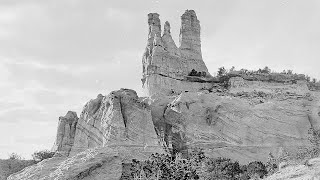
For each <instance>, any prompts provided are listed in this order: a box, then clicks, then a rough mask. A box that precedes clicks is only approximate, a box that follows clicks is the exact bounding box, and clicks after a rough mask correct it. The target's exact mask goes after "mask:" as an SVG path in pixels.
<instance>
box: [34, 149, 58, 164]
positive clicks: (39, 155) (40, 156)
mask: <svg viewBox="0 0 320 180" xmlns="http://www.w3.org/2000/svg"><path fill="white" fill-rule="evenodd" d="M54 153H55V152H52V151H49V150H42V151H36V152H34V153H33V154H32V158H33V160H34V161H36V162H40V161H43V160H45V159H48V158H52V157H53V155H54Z"/></svg>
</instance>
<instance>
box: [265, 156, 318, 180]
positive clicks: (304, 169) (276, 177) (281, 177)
mask: <svg viewBox="0 0 320 180" xmlns="http://www.w3.org/2000/svg"><path fill="white" fill-rule="evenodd" d="M265 179H266V180H287V179H292V180H293V179H296V180H300V179H301V180H315V179H320V158H314V159H310V160H308V161H306V162H305V163H304V164H300V165H289V166H287V167H285V168H282V169H280V170H279V171H278V172H276V173H275V174H273V175H271V176H269V177H267V178H265Z"/></svg>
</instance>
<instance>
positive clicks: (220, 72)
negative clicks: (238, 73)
mask: <svg viewBox="0 0 320 180" xmlns="http://www.w3.org/2000/svg"><path fill="white" fill-rule="evenodd" d="M226 74H227V70H226V69H225V68H224V67H220V68H219V69H218V76H224V75H226Z"/></svg>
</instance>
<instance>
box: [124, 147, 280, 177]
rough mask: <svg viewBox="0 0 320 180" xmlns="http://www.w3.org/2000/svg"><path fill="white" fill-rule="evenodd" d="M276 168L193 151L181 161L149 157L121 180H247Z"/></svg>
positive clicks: (267, 173)
mask: <svg viewBox="0 0 320 180" xmlns="http://www.w3.org/2000/svg"><path fill="white" fill-rule="evenodd" d="M276 168H277V166H276V164H272V162H268V163H267V164H263V163H262V162H260V161H254V162H250V163H249V164H247V165H240V164H239V163H238V162H237V161H232V160H231V159H228V158H221V157H220V158H210V157H206V156H205V154H204V152H203V151H202V150H201V149H195V150H193V151H192V152H191V153H189V154H188V155H187V158H181V157H180V156H179V155H177V156H170V155H168V154H157V153H156V154H152V155H151V156H150V157H149V159H148V160H146V161H137V160H135V159H133V160H132V163H131V164H130V168H129V170H128V171H129V172H126V174H127V175H126V176H123V177H122V178H121V179H133V180H138V179H143V180H151V179H153V180H156V179H157V180H167V179H177V180H179V179H180V180H191V179H204V180H210V179H220V180H229V179H231V180H246V179H251V178H263V177H265V176H267V175H270V174H271V173H274V172H275V169H276Z"/></svg>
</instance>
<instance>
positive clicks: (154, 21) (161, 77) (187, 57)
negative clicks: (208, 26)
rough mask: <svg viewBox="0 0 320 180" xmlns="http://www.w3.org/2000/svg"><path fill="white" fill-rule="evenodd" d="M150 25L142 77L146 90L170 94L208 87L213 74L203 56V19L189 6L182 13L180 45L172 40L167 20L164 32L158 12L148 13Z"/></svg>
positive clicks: (147, 92) (153, 92)
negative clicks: (201, 39)
mask: <svg viewBox="0 0 320 180" xmlns="http://www.w3.org/2000/svg"><path fill="white" fill-rule="evenodd" d="M148 25H149V34H148V43H147V47H146V50H145V53H144V55H143V59H142V65H143V69H142V76H143V77H142V79H141V80H142V85H143V88H144V89H145V92H146V94H147V95H149V96H152V95H154V94H165V95H168V94H172V93H175V94H176V93H181V92H184V91H198V90H200V89H209V88H210V87H211V84H210V80H211V78H212V76H211V75H210V74H209V72H208V69H207V67H206V65H205V63H204V62H203V60H202V54H201V42H200V22H199V20H198V19H197V15H196V13H195V12H194V11H193V10H186V12H185V13H184V14H183V15H182V16H181V28H180V47H179V48H178V47H177V45H176V44H175V42H174V41H173V38H172V36H171V32H170V31H171V29H170V23H169V22H168V21H166V22H165V24H164V30H163V33H162V36H161V24H160V18H159V14H157V13H150V14H148ZM190 76H192V77H190Z"/></svg>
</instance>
